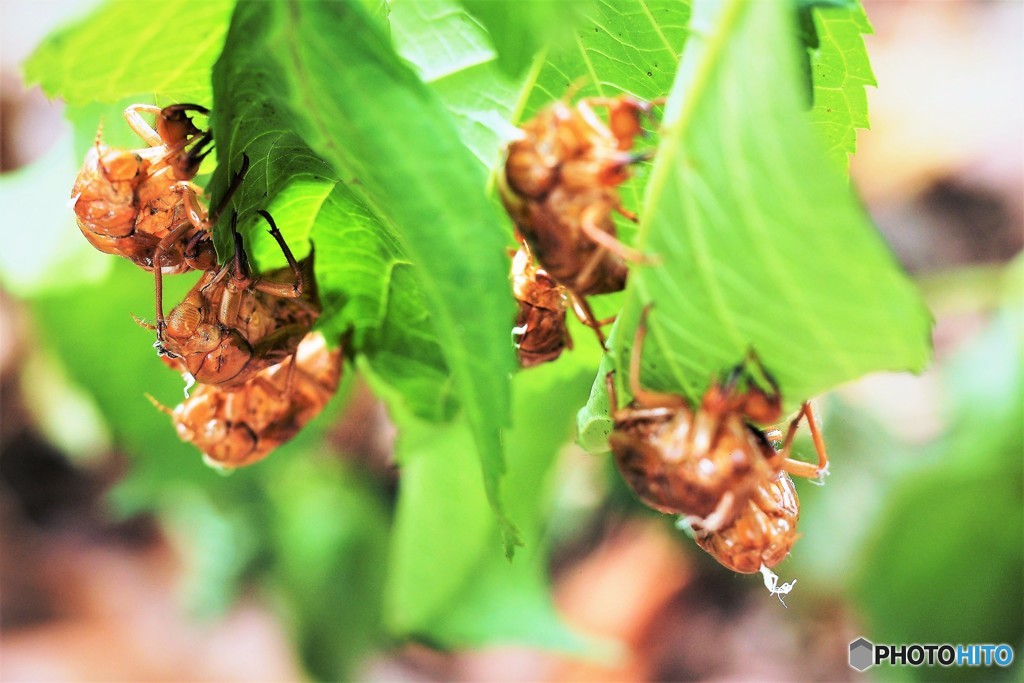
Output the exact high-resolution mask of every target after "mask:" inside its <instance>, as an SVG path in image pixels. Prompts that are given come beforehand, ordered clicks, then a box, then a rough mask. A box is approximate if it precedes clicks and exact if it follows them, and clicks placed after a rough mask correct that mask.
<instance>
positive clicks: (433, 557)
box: [386, 409, 494, 634]
mask: <svg viewBox="0 0 1024 683" xmlns="http://www.w3.org/2000/svg"><path fill="white" fill-rule="evenodd" d="M392 418H393V419H396V422H397V423H398V425H399V428H400V432H399V437H398V441H397V443H396V444H395V450H396V455H397V458H398V462H399V464H400V465H401V467H402V479H401V482H400V484H399V498H398V507H397V510H396V513H395V516H396V520H395V529H394V534H393V537H392V543H391V559H390V561H389V563H388V566H389V576H388V588H387V593H386V595H387V603H386V605H387V612H386V614H387V620H388V624H389V627H390V629H391V630H392V631H393V632H395V633H397V634H409V633H427V632H429V630H430V628H431V624H433V623H434V621H435V620H436V619H437V616H438V614H440V613H443V612H444V611H445V610H447V609H449V608H450V607H451V605H452V604H454V603H455V602H456V601H457V600H459V599H460V592H461V591H462V589H463V587H464V586H465V585H466V584H467V583H468V582H469V581H470V580H471V578H472V570H473V569H474V568H475V566H476V564H477V563H478V561H479V558H480V557H482V556H483V555H484V554H485V553H486V551H487V550H488V542H489V541H491V540H493V539H492V535H491V534H492V533H493V529H494V524H493V521H492V519H491V515H490V514H489V512H488V503H487V497H486V495H485V494H484V490H483V488H482V487H481V486H480V473H479V469H478V468H477V467H475V466H474V465H475V457H474V455H473V435H472V433H471V432H470V430H469V427H468V425H467V424H466V420H465V417H463V416H460V417H458V418H456V419H455V420H453V421H452V422H450V423H449V424H446V425H437V424H427V423H423V422H421V421H419V420H415V419H411V418H409V417H400V416H399V414H398V412H397V411H395V410H394V409H392ZM492 550H493V549H492Z"/></svg>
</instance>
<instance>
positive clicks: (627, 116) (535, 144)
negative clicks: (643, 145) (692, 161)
mask: <svg viewBox="0 0 1024 683" xmlns="http://www.w3.org/2000/svg"><path fill="white" fill-rule="evenodd" d="M651 106H652V105H651V103H648V102H644V101H642V100H638V99H636V98H634V97H631V96H628V95H620V96H618V97H594V98H584V99H581V100H579V101H578V102H576V104H575V105H573V104H570V103H569V102H568V101H564V100H560V101H557V102H554V103H552V104H551V105H549V106H548V107H545V108H544V109H542V110H540V111H539V112H538V113H537V115H536V116H535V117H534V118H532V119H530V120H529V121H526V122H524V123H523V124H522V126H521V128H520V131H521V135H520V137H519V138H518V139H516V140H514V141H513V142H512V143H511V144H510V145H509V147H508V154H507V155H506V159H505V164H504V167H503V169H502V170H503V172H502V173H500V174H499V176H498V177H499V183H500V187H499V189H500V192H501V199H502V202H503V203H504V205H505V208H506V210H507V211H508V213H509V216H510V217H511V218H512V220H513V222H514V223H515V225H516V231H517V232H518V234H519V235H520V237H521V238H522V239H523V240H524V241H525V242H526V243H527V244H528V245H529V248H530V251H531V252H532V253H533V257H534V258H536V260H537V262H538V263H539V264H540V265H541V267H542V268H543V269H544V270H545V271H546V272H547V274H548V276H550V277H551V278H552V279H554V280H555V281H556V282H557V283H558V284H560V285H562V286H563V287H565V288H566V289H568V291H569V292H571V293H572V295H573V297H574V298H575V299H576V303H577V305H578V306H579V307H580V308H581V309H582V310H583V311H584V312H585V313H586V315H587V317H588V318H589V319H588V322H587V324H588V325H589V326H590V327H592V328H594V329H595V330H596V331H597V332H598V339H600V340H601V342H602V344H603V343H604V337H603V335H602V334H601V332H600V322H599V321H597V320H596V319H594V318H593V314H592V313H590V312H589V307H588V305H587V303H586V299H585V297H586V296H587V295H591V294H607V293H609V292H617V291H620V290H622V289H623V287H625V284H626V277H627V274H628V273H627V271H628V269H627V262H632V263H643V262H645V261H646V259H645V258H644V256H643V255H642V254H640V253H639V252H637V251H636V250H634V249H632V248H630V247H628V246H626V245H625V244H623V243H622V242H620V241H619V239H618V237H617V235H616V227H615V221H614V219H613V214H615V213H620V214H622V215H623V216H626V217H627V218H629V219H631V220H636V216H635V215H634V214H633V213H631V212H629V211H627V210H626V209H625V208H624V207H623V206H622V201H621V198H620V196H619V190H618V188H619V186H620V185H621V184H622V183H623V182H625V181H626V180H627V179H628V178H629V174H630V166H631V165H633V164H635V163H637V162H639V161H642V160H644V159H647V158H649V154H646V153H639V154H637V153H634V152H632V151H631V150H632V147H633V143H634V141H635V139H636V138H637V137H638V136H639V135H641V134H642V133H643V130H642V128H641V125H640V124H641V119H643V118H645V117H647V116H649V115H650V112H651ZM596 109H606V110H607V111H608V119H607V121H605V120H603V119H602V118H601V117H600V116H598V114H597V113H596V111H595V110H596Z"/></svg>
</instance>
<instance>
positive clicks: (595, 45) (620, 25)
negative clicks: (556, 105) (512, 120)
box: [523, 0, 690, 118]
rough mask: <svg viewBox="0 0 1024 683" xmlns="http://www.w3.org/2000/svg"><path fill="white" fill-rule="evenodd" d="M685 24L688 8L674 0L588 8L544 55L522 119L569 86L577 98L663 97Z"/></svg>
mask: <svg viewBox="0 0 1024 683" xmlns="http://www.w3.org/2000/svg"><path fill="white" fill-rule="evenodd" d="M689 19H690V4H689V3H688V2H680V1H678V0H623V1H622V2H614V3H612V2H597V3H594V4H593V5H592V6H591V7H590V8H588V11H587V13H586V20H585V22H584V23H583V25H581V26H580V27H579V28H578V29H577V30H576V32H575V34H574V36H573V41H571V42H570V43H567V44H566V45H563V46H560V47H558V46H556V47H555V48H552V50H551V51H550V52H549V53H548V57H547V59H546V60H545V62H544V65H543V66H542V67H541V69H540V71H539V73H538V74H537V76H536V78H535V82H534V83H533V84H532V87H530V88H529V90H528V91H527V92H526V93H525V95H526V97H527V99H526V100H525V101H526V107H525V110H524V112H523V113H524V115H525V116H524V118H528V117H530V116H532V115H533V114H534V113H536V112H537V110H538V109H541V108H542V107H544V106H546V105H548V104H550V103H551V102H553V101H555V100H558V99H561V98H562V97H564V96H565V94H566V92H568V91H569V89H570V88H573V87H578V88H579V90H578V91H577V92H576V96H577V97H587V96H590V95H599V96H613V95H617V94H619V93H621V92H627V93H631V94H633V95H636V96H637V97H640V98H643V99H646V100H653V99H657V98H659V97H664V96H665V94H666V93H667V92H668V90H669V87H670V86H671V85H672V79H673V77H674V75H675V72H676V67H677V66H678V64H679V55H680V53H681V52H682V49H683V45H684V44H685V42H686V39H687V35H688V33H689V28H688V22H689ZM530 85H531V84H530V83H529V82H528V86H530Z"/></svg>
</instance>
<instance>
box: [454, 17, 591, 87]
mask: <svg viewBox="0 0 1024 683" xmlns="http://www.w3.org/2000/svg"><path fill="white" fill-rule="evenodd" d="M462 4H463V5H465V6H466V8H467V9H468V10H469V11H470V12H472V13H473V16H474V17H476V18H477V19H479V20H480V22H481V23H483V25H484V26H485V27H486V28H487V32H488V34H489V35H490V38H491V42H492V43H493V44H494V46H495V47H496V48H497V51H498V65H499V66H500V67H501V68H502V69H503V70H504V71H505V73H507V74H509V75H510V76H517V75H519V74H521V73H522V72H523V71H524V70H525V69H526V67H528V66H529V65H530V64H531V63H532V62H533V61H534V59H535V58H536V55H537V53H538V52H541V51H547V50H548V49H551V48H552V46H553V47H554V49H558V48H560V47H563V46H565V45H567V44H569V43H571V41H572V30H573V29H574V28H575V27H576V26H578V25H579V24H580V23H581V22H582V21H583V17H584V16H585V15H586V14H587V13H588V10H590V8H591V3H590V2H587V1H585V0H560V1H559V2H551V1H550V0H518V1H517V2H494V1H493V0H463V2H462Z"/></svg>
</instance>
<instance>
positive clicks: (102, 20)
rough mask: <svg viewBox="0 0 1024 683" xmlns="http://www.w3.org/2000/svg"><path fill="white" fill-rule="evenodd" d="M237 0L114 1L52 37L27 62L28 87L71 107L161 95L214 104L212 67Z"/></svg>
mask: <svg viewBox="0 0 1024 683" xmlns="http://www.w3.org/2000/svg"><path fill="white" fill-rule="evenodd" d="M234 5H235V0H204V2H188V3H185V2H171V1H167V2H132V1H131V0H117V1H116V2H108V3H106V4H104V5H103V6H102V7H100V8H99V9H98V10H96V11H95V12H93V13H92V14H90V15H89V16H88V17H86V18H84V19H82V20H79V21H76V22H73V23H71V24H69V25H68V26H66V27H64V28H63V29H61V30H59V31H56V32H54V33H52V34H50V35H49V36H48V37H47V38H46V40H44V41H43V43H42V44H41V45H40V46H39V47H38V48H37V49H36V51H35V52H34V53H33V54H32V56H31V57H29V59H28V60H27V61H26V62H25V80H26V83H27V84H28V85H33V84H36V83H38V84H39V85H40V86H42V88H43V92H45V93H46V94H47V95H49V96H50V97H61V98H63V99H64V101H65V102H67V103H68V104H88V103H90V102H113V101H116V100H119V99H121V98H124V97H128V96H138V95H146V94H156V93H159V94H160V96H161V97H163V98H166V101H167V103H170V102H196V103H198V104H208V103H209V101H210V68H211V67H212V66H213V62H214V60H215V59H216V58H217V55H218V54H219V53H220V50H221V46H222V45H223V43H224V34H225V32H226V31H227V27H228V20H229V19H230V17H231V10H232V9H233V8H234Z"/></svg>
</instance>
